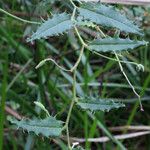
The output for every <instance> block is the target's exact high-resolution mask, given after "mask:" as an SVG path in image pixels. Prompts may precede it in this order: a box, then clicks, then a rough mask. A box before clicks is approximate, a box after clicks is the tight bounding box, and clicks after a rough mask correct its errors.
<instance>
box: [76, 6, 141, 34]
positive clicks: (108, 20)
mask: <svg viewBox="0 0 150 150" xmlns="http://www.w3.org/2000/svg"><path fill="white" fill-rule="evenodd" d="M78 11H79V13H80V16H82V17H84V19H87V20H90V21H92V22H94V23H97V24H99V25H103V26H106V27H114V28H118V29H120V30H121V31H125V32H129V33H135V34H139V35H143V34H142V33H141V31H140V29H139V28H138V27H137V26H136V25H134V24H133V22H131V21H129V20H128V19H127V18H126V17H125V16H124V15H122V14H121V13H120V12H119V11H116V10H115V9H114V8H113V7H107V6H105V5H102V4H98V3H84V4H83V5H82V6H81V7H80V8H79V9H78Z"/></svg>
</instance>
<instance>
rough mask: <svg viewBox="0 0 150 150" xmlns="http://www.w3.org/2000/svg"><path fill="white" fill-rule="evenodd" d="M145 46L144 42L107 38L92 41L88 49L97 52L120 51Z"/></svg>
mask: <svg viewBox="0 0 150 150" xmlns="http://www.w3.org/2000/svg"><path fill="white" fill-rule="evenodd" d="M146 44H147V42H145V41H137V40H130V39H120V38H111V37H107V38H104V39H96V40H94V41H93V42H91V43H90V44H89V49H92V50H95V51H97V52H108V51H121V50H127V49H134V48H136V47H138V46H141V45H146Z"/></svg>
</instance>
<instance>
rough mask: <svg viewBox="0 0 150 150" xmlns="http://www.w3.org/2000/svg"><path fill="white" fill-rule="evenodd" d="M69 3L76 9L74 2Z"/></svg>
mask: <svg viewBox="0 0 150 150" xmlns="http://www.w3.org/2000/svg"><path fill="white" fill-rule="evenodd" d="M69 1H70V3H71V4H72V5H73V7H74V8H77V6H76V5H75V4H74V2H73V1H72V0H69Z"/></svg>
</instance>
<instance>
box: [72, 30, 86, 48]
mask: <svg viewBox="0 0 150 150" xmlns="http://www.w3.org/2000/svg"><path fill="white" fill-rule="evenodd" d="M74 29H75V32H76V34H77V36H78V38H79V40H80V42H81V44H82V45H84V46H85V47H87V44H86V43H85V42H84V41H83V39H82V37H81V36H80V33H79V31H78V29H77V28H76V27H74Z"/></svg>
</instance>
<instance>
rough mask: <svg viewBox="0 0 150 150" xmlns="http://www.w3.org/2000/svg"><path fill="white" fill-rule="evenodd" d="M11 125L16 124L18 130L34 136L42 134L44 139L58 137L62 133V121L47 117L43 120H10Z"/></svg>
mask: <svg viewBox="0 0 150 150" xmlns="http://www.w3.org/2000/svg"><path fill="white" fill-rule="evenodd" d="M11 123H13V124H16V125H17V126H18V127H19V128H23V130H27V131H28V132H34V133H35V134H36V135H39V134H42V135H44V136H46V137H49V136H59V135H60V134H61V131H62V121H58V120H56V119H55V118H53V117H47V118H45V119H43V120H40V119H34V120H29V119H25V120H21V121H18V120H11Z"/></svg>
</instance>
